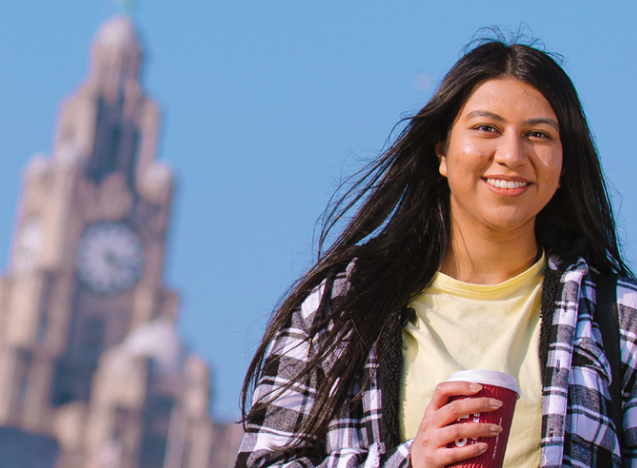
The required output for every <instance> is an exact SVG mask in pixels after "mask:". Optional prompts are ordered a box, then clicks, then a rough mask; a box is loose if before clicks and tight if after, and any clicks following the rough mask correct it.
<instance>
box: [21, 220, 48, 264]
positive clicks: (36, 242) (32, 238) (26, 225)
mask: <svg viewBox="0 0 637 468" xmlns="http://www.w3.org/2000/svg"><path fill="white" fill-rule="evenodd" d="M42 231H43V226H42V220H41V219H40V218H39V217H37V216H33V217H31V218H27V219H26V220H25V221H24V222H23V223H22V226H21V227H20V231H19V234H18V239H17V243H16V250H15V259H14V268H15V269H16V270H17V271H21V272H24V271H29V270H32V269H33V267H35V266H36V265H37V262H38V258H39V256H40V251H41V250H42V241H43V240H44V238H43V236H42V234H43V232H42Z"/></svg>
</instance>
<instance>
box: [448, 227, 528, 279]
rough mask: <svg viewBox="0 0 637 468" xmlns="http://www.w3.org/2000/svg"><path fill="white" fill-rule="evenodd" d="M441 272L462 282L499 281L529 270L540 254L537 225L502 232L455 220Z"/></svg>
mask: <svg viewBox="0 0 637 468" xmlns="http://www.w3.org/2000/svg"><path fill="white" fill-rule="evenodd" d="M451 224H452V225H451V239H450V242H449V246H448V247H447V251H446V252H445V257H444V259H443V262H442V267H441V268H440V271H441V272H442V273H444V274H445V275H448V276H451V277H452V278H454V279H457V280H458V281H463V282H465V283H474V284H498V283H502V282H504V281H506V280H508V279H511V278H513V277H514V276H517V275H519V274H520V273H522V272H524V271H526V270H528V269H529V268H530V267H531V266H532V265H533V264H534V263H535V262H536V261H537V257H538V246H537V243H536V240H535V229H534V227H535V224H534V223H533V222H531V225H530V226H523V227H521V228H519V229H515V230H510V231H506V232H501V231H497V230H495V231H494V230H489V229H487V228H484V227H480V228H479V229H475V230H474V229H471V228H470V227H469V226H459V225H458V224H459V223H457V222H454V221H453V217H452V223H451Z"/></svg>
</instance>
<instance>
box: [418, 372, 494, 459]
mask: <svg viewBox="0 0 637 468" xmlns="http://www.w3.org/2000/svg"><path fill="white" fill-rule="evenodd" d="M480 390H482V385H480V384H476V383H469V382H443V383H441V384H438V386H437V387H436V391H435V392H434V395H433V397H431V402H430V403H429V406H427V409H426V410H425V415H424V416H423V418H422V421H421V423H420V426H419V427H418V432H417V433H416V438H415V440H414V443H413V444H412V446H411V455H410V457H411V466H412V467H413V468H441V467H444V466H445V465H449V464H451V463H455V462H458V461H462V460H467V459H468V458H473V457H476V456H478V455H482V454H483V453H484V452H485V451H486V450H487V444H485V443H484V442H482V443H479V444H473V445H470V444H467V445H465V446H464V447H454V448H447V444H449V443H450V442H453V441H454V440H456V439H463V438H466V439H470V438H473V437H495V436H496V435H498V434H499V433H500V432H502V427H501V426H498V425H497V424H484V423H473V422H469V423H463V424H453V425H451V426H449V424H451V423H452V422H454V421H455V420H456V419H458V418H459V417H461V416H466V415H467V414H472V413H482V412H488V411H494V410H496V409H498V408H499V407H500V406H502V402H501V401H499V400H494V399H493V398H469V399H466V400H454V401H452V402H451V403H449V398H450V397H452V396H458V395H475V394H476V393H478V392H479V391H480Z"/></svg>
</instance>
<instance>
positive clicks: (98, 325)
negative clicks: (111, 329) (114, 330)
mask: <svg viewBox="0 0 637 468" xmlns="http://www.w3.org/2000/svg"><path fill="white" fill-rule="evenodd" d="M105 336H106V322H105V321H104V320H103V319H100V318H91V319H88V320H87V321H86V323H85V324H84V331H83V333H82V346H81V352H82V355H83V359H84V362H85V363H86V364H87V365H89V366H91V367H94V366H96V365H97V363H98V361H99V359H100V355H101V354H102V351H103V350H104V338H105Z"/></svg>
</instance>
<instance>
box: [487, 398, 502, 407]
mask: <svg viewBox="0 0 637 468" xmlns="http://www.w3.org/2000/svg"><path fill="white" fill-rule="evenodd" d="M489 404H490V405H491V406H495V407H496V408H499V407H500V406H502V402H501V401H500V400H489Z"/></svg>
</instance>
